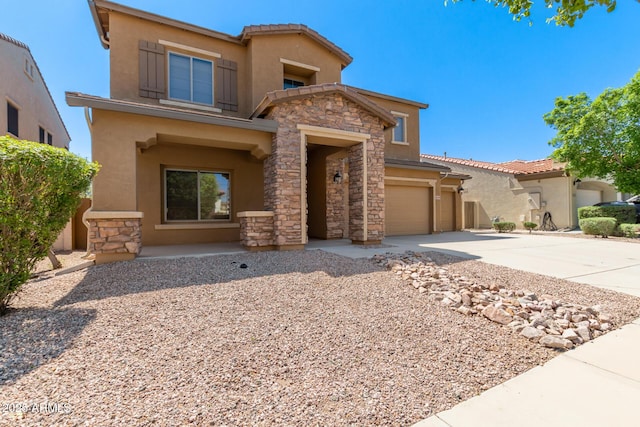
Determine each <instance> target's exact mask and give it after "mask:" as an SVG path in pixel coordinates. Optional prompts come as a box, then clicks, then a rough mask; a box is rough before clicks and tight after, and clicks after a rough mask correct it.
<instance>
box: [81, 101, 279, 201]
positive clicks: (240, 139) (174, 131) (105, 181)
mask: <svg viewBox="0 0 640 427" xmlns="http://www.w3.org/2000/svg"><path fill="white" fill-rule="evenodd" d="M92 118H93V125H92V128H91V134H92V144H91V147H92V158H93V159H94V160H95V161H97V162H98V163H100V164H101V165H102V168H101V169H100V172H99V173H98V174H97V175H96V177H95V178H94V181H93V210H94V211H123V210H124V211H135V210H138V208H137V205H138V201H137V195H138V191H140V192H144V191H145V188H138V186H137V176H138V172H137V160H136V159H137V152H138V145H139V144H140V143H142V144H143V145H147V144H148V145H149V146H153V144H155V143H156V142H161V143H174V144H189V145H196V146H203V147H217V148H234V149H237V150H240V151H241V152H243V153H245V154H246V153H247V151H249V150H252V149H253V148H255V147H262V148H264V150H266V151H267V152H268V151H269V150H270V146H269V145H270V144H271V134H270V133H268V132H258V131H248V130H243V129H237V128H230V127H224V126H217V125H208V124H202V123H193V122H188V121H181V120H170V119H159V118H155V117H148V116H142V115H136V114H127V113H119V112H112V111H104V110H97V109H93V113H92ZM153 176H154V178H153V179H157V180H160V175H159V171H156V172H153Z"/></svg>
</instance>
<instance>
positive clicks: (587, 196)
mask: <svg viewBox="0 0 640 427" xmlns="http://www.w3.org/2000/svg"><path fill="white" fill-rule="evenodd" d="M601 201H602V192H601V191H599V190H576V207H578V208H581V207H583V206H593V205H595V204H596V203H600V202H601Z"/></svg>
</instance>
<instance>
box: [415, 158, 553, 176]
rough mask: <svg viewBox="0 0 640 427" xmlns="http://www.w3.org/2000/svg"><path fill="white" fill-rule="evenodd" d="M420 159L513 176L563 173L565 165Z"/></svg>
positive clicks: (538, 162)
mask: <svg viewBox="0 0 640 427" xmlns="http://www.w3.org/2000/svg"><path fill="white" fill-rule="evenodd" d="M420 157H421V158H422V159H426V160H436V161H441V162H447V163H452V164H457V165H462V166H469V167H472V168H479V169H487V170H492V171H496V172H503V173H510V174H513V175H529V174H534V173H542V172H555V171H563V170H564V165H565V164H564V163H556V162H554V160H553V159H541V160H531V161H524V160H513V161H511V162H504V163H491V162H482V161H478V160H473V159H459V158H456V157H443V156H434V155H431V154H421V155H420Z"/></svg>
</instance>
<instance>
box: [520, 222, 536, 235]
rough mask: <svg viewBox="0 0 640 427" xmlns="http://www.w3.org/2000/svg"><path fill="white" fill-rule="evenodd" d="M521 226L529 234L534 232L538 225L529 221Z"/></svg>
mask: <svg viewBox="0 0 640 427" xmlns="http://www.w3.org/2000/svg"><path fill="white" fill-rule="evenodd" d="M522 225H523V226H524V228H526V229H527V230H529V233H531V230H535V229H536V228H537V227H538V224H536V223H535V222H531V221H525V222H523V223H522Z"/></svg>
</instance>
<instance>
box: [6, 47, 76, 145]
mask: <svg viewBox="0 0 640 427" xmlns="http://www.w3.org/2000/svg"><path fill="white" fill-rule="evenodd" d="M26 61H28V62H29V64H30V65H29V68H30V67H31V66H33V77H31V76H30V74H27V73H26V72H25V62H26ZM0 76H2V77H1V78H0V97H1V100H0V101H1V102H0V134H1V135H5V134H6V133H7V102H11V103H12V104H13V105H14V106H15V107H17V108H18V133H19V135H15V136H17V137H18V138H20V139H26V140H29V141H36V142H38V141H39V140H40V127H42V128H44V129H45V130H46V131H47V132H49V133H50V134H51V135H52V136H53V145H54V146H56V147H67V148H68V147H69V135H68V134H67V131H66V129H65V128H64V125H63V123H62V119H61V118H60V115H59V114H58V111H57V109H56V107H55V104H54V103H53V100H52V99H51V96H50V95H49V92H48V91H47V88H46V86H45V83H44V81H43V77H42V76H41V75H40V73H39V70H38V67H37V66H36V63H35V61H34V59H33V57H32V56H31V53H30V52H29V51H28V50H27V49H25V48H23V47H20V46H18V45H16V44H14V43H11V42H9V41H6V40H4V39H2V38H0Z"/></svg>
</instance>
